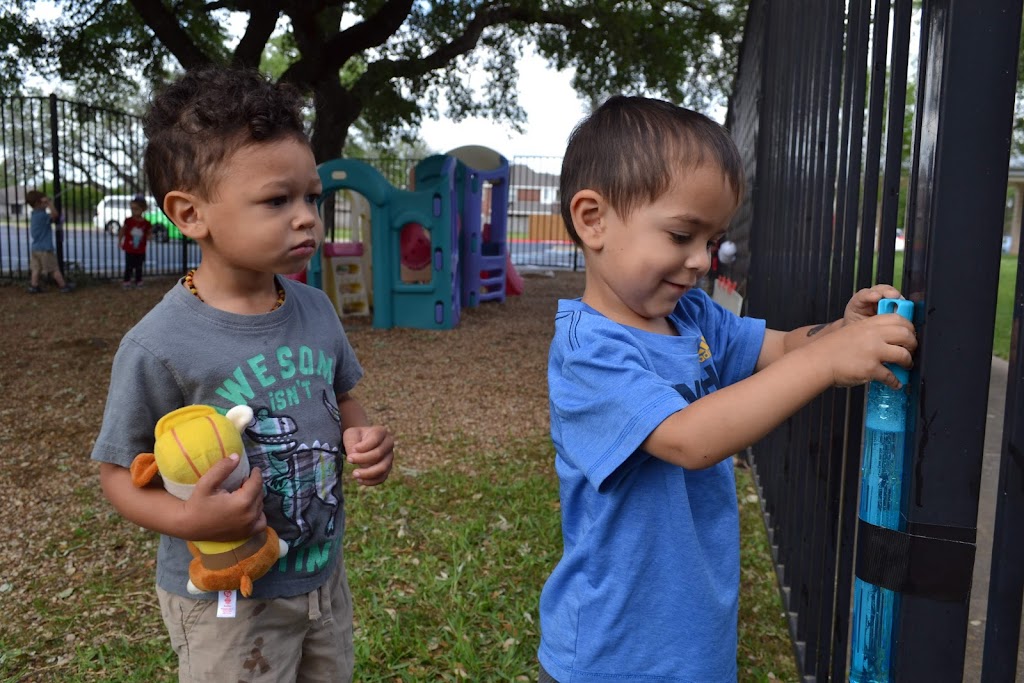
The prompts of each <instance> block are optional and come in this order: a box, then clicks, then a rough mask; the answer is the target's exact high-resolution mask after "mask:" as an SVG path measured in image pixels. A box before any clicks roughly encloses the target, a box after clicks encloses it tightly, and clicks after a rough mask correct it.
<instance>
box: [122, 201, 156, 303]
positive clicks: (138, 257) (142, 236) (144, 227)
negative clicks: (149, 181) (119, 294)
mask: <svg viewBox="0 0 1024 683" xmlns="http://www.w3.org/2000/svg"><path fill="white" fill-rule="evenodd" d="M128 206H129V208H130V209H131V212H132V215H131V216H129V217H128V218H126V219H124V224H123V225H121V229H120V230H119V231H118V233H117V239H118V241H119V242H120V243H121V250H122V251H123V252H124V279H123V281H122V282H121V287H122V288H123V289H131V287H132V275H134V276H135V287H136V288H139V287H142V264H143V263H145V261H146V243H147V242H148V241H149V237H150V235H152V234H153V226H152V224H150V222H149V221H147V220H146V219H145V218H143V217H142V214H143V213H144V212H145V211H146V209H147V208H148V206H147V204H146V198H145V197H143V196H142V195H141V194H137V195H135V196H134V197H132V201H131V202H130V203H129V204H128Z"/></svg>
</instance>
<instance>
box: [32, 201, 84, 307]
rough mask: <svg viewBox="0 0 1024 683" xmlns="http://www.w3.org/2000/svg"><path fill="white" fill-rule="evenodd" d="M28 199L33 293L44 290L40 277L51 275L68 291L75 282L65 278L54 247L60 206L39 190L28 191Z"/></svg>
mask: <svg viewBox="0 0 1024 683" xmlns="http://www.w3.org/2000/svg"><path fill="white" fill-rule="evenodd" d="M25 203H27V204H28V205H29V208H30V209H32V213H31V215H30V216H29V236H30V237H31V239H32V245H31V251H32V253H31V256H30V257H29V273H30V274H29V288H28V293H29V294H39V293H40V292H42V291H43V288H42V287H41V286H40V278H41V277H42V276H43V275H50V276H51V277H53V281H54V282H56V283H57V286H58V287H60V291H61V292H63V293H64V294H67V293H68V292H71V291H72V290H74V286H73V285H72V284H71V283H69V282H67V281H65V280H64V274H63V273H61V272H60V264H59V263H58V262H57V254H56V251H55V249H54V247H53V227H52V226H51V225H50V224H51V223H52V222H53V221H56V220H58V219H59V218H60V214H59V213H57V209H55V208H54V207H53V206H51V205H50V198H49V197H47V196H46V195H45V194H44V193H42V192H40V191H39V190H29V191H28V192H26V193H25Z"/></svg>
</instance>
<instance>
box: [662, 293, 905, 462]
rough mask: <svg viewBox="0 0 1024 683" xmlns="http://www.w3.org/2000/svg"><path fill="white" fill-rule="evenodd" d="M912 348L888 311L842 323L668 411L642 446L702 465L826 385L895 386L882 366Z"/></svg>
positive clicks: (756, 435)
mask: <svg viewBox="0 0 1024 683" xmlns="http://www.w3.org/2000/svg"><path fill="white" fill-rule="evenodd" d="M869 298H870V297H869ZM916 347H917V340H916V338H915V336H914V328H913V325H911V323H910V322H909V321H907V320H905V319H904V318H902V317H900V316H898V315H896V314H887V315H880V316H874V317H871V318H868V319H864V320H859V321H856V322H852V323H849V324H844V325H843V326H842V327H839V329H837V330H836V331H835V332H832V333H831V334H828V335H827V336H824V337H822V338H821V339H820V340H818V341H816V342H815V343H814V344H806V343H805V344H803V345H801V346H799V347H798V348H796V349H794V350H792V351H791V352H789V353H785V354H784V355H780V357H779V358H778V359H776V360H775V361H774V362H772V363H771V364H769V365H767V366H766V367H765V368H764V369H763V370H761V371H760V372H757V373H755V374H753V375H752V376H750V377H748V378H747V379H744V380H742V381H740V382H737V383H735V384H733V385H731V386H727V387H725V388H723V389H719V390H718V391H715V392H712V393H710V394H708V395H707V396H704V397H702V398H699V399H697V400H696V401H694V402H693V403H691V404H690V405H688V406H686V407H685V408H683V409H682V410H680V411H678V412H676V413H673V414H672V415H670V416H669V417H667V418H666V419H665V420H663V421H662V422H661V424H660V425H658V427H656V428H655V429H654V431H653V432H651V434H650V436H648V437H647V439H646V440H645V441H644V443H643V444H642V448H643V449H644V450H645V451H647V452H648V453H650V454H651V455H653V456H655V457H657V458H660V459H662V460H666V461H668V462H671V463H674V464H676V465H680V466H682V467H685V468H687V469H703V468H705V467H710V466H712V465H715V464H716V463H718V462H721V461H722V460H724V459H725V458H727V457H729V456H731V455H732V454H734V453H738V452H740V451H741V450H743V449H744V448H746V447H747V446H749V445H750V444H752V443H754V442H756V441H757V440H759V439H761V438H762V437H764V436H765V435H767V434H768V432H770V431H771V430H773V429H775V428H776V427H778V426H779V425H780V424H781V423H782V422H783V421H784V420H786V419H787V418H788V417H790V416H791V415H793V414H794V413H795V412H797V411H798V410H799V409H800V408H802V407H803V406H804V405H805V404H807V403H808V402H809V401H810V400H811V399H812V398H814V397H815V396H817V395H818V394H820V393H821V392H823V391H824V390H825V389H827V388H829V387H831V386H856V385H858V384H863V383H865V382H868V381H870V380H878V381H880V382H883V383H885V384H888V385H889V386H892V387H897V388H898V387H899V382H898V381H897V380H896V378H895V376H894V375H893V374H892V372H891V371H890V370H889V369H888V368H886V367H885V366H884V365H883V363H896V364H898V365H903V366H908V367H909V366H910V364H911V352H912V351H913V350H914V349H915V348H916Z"/></svg>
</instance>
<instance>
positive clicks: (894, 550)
mask: <svg viewBox="0 0 1024 683" xmlns="http://www.w3.org/2000/svg"><path fill="white" fill-rule="evenodd" d="M944 528H945V527H929V531H931V532H932V533H935V532H937V531H940V530H941V529H944ZM952 531H954V530H952V529H951V532H952ZM949 535H953V533H950V534H949ZM958 535H961V536H962V535H963V534H962V533H961V534H958ZM974 552H975V545H974V542H973V539H972V540H970V541H968V540H957V539H952V538H940V537H938V536H934V535H923V534H921V533H916V534H915V533H908V532H904V531H894V530H892V529H886V528H885V527H880V526H876V525H874V524H871V523H870V522H865V521H864V520H863V519H860V520H858V525H857V565H856V569H855V572H856V574H857V578H859V579H860V580H861V581H866V582H868V583H870V584H874V585H876V586H881V587H882V588H888V589H889V590H891V591H895V592H897V593H903V594H906V595H916V596H920V597H925V598H931V599H933V600H941V601H944V602H963V601H965V600H967V598H968V597H969V596H970V594H971V575H972V573H973V571H974Z"/></svg>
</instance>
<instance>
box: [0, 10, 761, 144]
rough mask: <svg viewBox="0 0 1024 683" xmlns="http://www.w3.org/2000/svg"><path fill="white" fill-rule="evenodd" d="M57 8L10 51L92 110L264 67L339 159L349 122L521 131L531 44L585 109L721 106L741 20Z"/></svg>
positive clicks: (379, 139) (363, 137) (707, 13)
mask: <svg viewBox="0 0 1024 683" xmlns="http://www.w3.org/2000/svg"><path fill="white" fill-rule="evenodd" d="M19 3H20V4H22V5H24V6H26V7H31V6H34V5H36V4H37V3H36V2H34V1H32V0H19ZM54 5H55V6H56V7H57V8H58V9H59V10H60V13H61V14H60V17H61V18H60V19H57V20H55V21H54V22H53V23H52V24H47V25H43V24H33V25H32V26H31V28H32V29H33V30H34V31H35V32H36V34H38V35H37V38H33V39H31V40H30V38H31V33H26V34H24V35H25V36H27V37H26V38H25V41H26V45H25V49H24V51H23V52H25V53H26V54H23V55H22V54H21V53H19V55H21V57H22V59H26V60H34V61H32V63H34V64H37V65H42V66H41V67H39V68H44V69H50V70H51V71H53V72H55V73H57V74H58V75H59V76H60V77H61V78H62V79H63V80H64V81H65V82H67V83H69V84H72V85H73V86H74V87H75V89H76V91H77V92H78V93H86V92H88V93H89V98H90V100H92V101H95V100H96V98H99V99H101V100H102V101H104V102H110V103H114V102H125V101H129V102H138V101H139V99H140V94H141V95H144V94H145V92H143V91H145V90H148V88H151V87H153V86H157V85H159V84H160V83H162V82H164V81H165V80H167V78H168V77H169V76H170V72H171V71H172V70H178V69H181V68H185V69H188V68H193V67H196V66H200V65H204V64H224V63H234V64H238V65H242V66H252V67H257V66H261V67H262V68H263V69H264V70H265V71H266V72H267V73H270V74H272V75H273V76H274V77H277V78H280V79H282V80H285V81H288V82H290V83H293V84H295V85H296V86H298V87H299V88H301V89H303V90H304V91H305V92H307V93H308V94H309V95H310V97H311V102H312V106H313V107H314V109H315V112H316V116H315V119H314V128H313V146H314V151H315V153H316V155H317V158H318V159H324V158H330V157H334V156H337V155H338V154H339V153H340V152H341V150H342V149H343V148H344V145H345V142H346V137H347V135H348V131H349V129H350V127H352V126H353V124H354V123H355V122H356V121H357V120H358V121H360V124H359V131H360V142H359V144H360V145H361V146H364V147H365V146H366V145H374V146H381V145H383V146H385V147H387V146H400V145H401V144H408V143H410V142H411V141H413V140H415V137H416V131H417V128H418V126H419V124H420V122H421V121H422V120H423V119H424V117H436V116H438V115H440V114H441V113H445V114H447V115H448V116H449V117H451V118H453V119H454V120H456V121H458V120H460V119H462V118H465V117H468V116H487V117H491V118H494V119H497V120H502V121H506V122H509V123H511V124H512V125H513V126H518V125H520V124H522V122H523V121H524V118H525V114H524V111H523V109H522V108H521V107H520V105H519V102H518V99H517V88H516V84H517V81H518V78H519V72H518V68H517V65H518V61H519V59H520V57H521V56H522V55H523V53H524V50H526V49H527V47H529V46H531V45H532V46H534V47H535V48H536V50H537V51H538V52H539V53H540V54H541V55H542V56H544V57H545V58H547V59H548V60H549V61H550V63H551V64H553V65H554V66H556V67H558V68H569V67H572V68H574V69H575V70H576V75H575V79H574V87H575V88H576V89H577V91H578V92H579V93H580V94H581V95H582V96H584V97H586V98H588V99H590V100H591V101H594V100H597V99H600V98H602V97H603V96H604V95H606V94H607V93H611V92H619V91H623V92H629V93H641V92H642V93H650V94H657V95H660V96H663V97H666V98H668V99H671V100H674V101H677V102H680V103H685V104H689V105H692V106H695V107H696V108H699V109H707V108H709V107H711V106H712V105H715V104H722V103H724V101H725V98H726V96H727V95H728V91H729V89H730V84H731V82H732V75H733V73H734V72H735V62H736V54H737V51H738V46H739V42H740V40H741V33H742V26H743V14H744V13H745V11H746V3H745V2H742V1H740V0H735V1H732V2H712V1H711V0H692V1H690V2H666V1H663V0H658V1H653V2H629V3H621V2H611V1H610V0H591V1H589V2H584V1H582V0H523V1H515V2H513V1H511V0H490V1H488V2H464V1H463V0H441V1H439V2H431V3H418V2H412V0H356V1H354V2H343V1H339V0H335V1H331V2H319V3H308V2H299V3H297V2H291V1H290V0H268V1H266V2H260V3H252V2H243V1H242V0H225V1H223V2H215V3H208V2H204V1H203V0H181V1H179V2H175V3H168V2H166V1H165V0H54ZM5 17H6V15H5ZM5 20H6V19H5ZM9 23H10V27H8V26H7V25H0V31H3V30H4V29H5V28H7V29H8V31H9V32H10V33H11V34H12V35H13V34H14V33H18V31H19V30H20V29H21V28H24V26H23V25H22V24H23V23H24V21H23V20H20V19H17V18H12V19H10V21H9ZM237 27H242V28H241V31H242V35H241V37H240V39H239V38H238V36H237V32H238V30H239V29H238V28H237ZM18 35H22V34H21V33H18ZM41 41H45V43H46V44H47V45H48V46H49V47H42V46H41V45H40V42H41ZM473 79H477V81H479V80H480V79H482V82H477V81H474V80H473ZM140 82H142V83H143V84H144V85H145V87H143V88H142V89H141V91H140V88H139V87H138V83H140Z"/></svg>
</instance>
